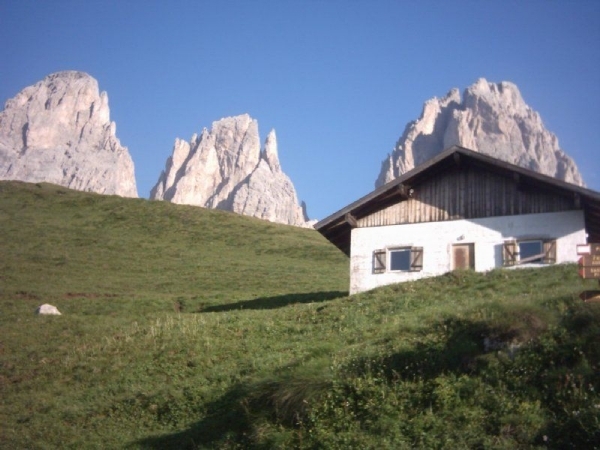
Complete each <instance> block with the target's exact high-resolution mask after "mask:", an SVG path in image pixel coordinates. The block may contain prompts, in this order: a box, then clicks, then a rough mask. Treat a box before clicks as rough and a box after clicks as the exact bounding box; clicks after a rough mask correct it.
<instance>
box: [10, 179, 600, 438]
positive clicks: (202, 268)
mask: <svg viewBox="0 0 600 450" xmlns="http://www.w3.org/2000/svg"><path fill="white" fill-rule="evenodd" d="M0 227H1V230H2V233H0V256H1V258H0V330H1V332H0V448H11V449H12V448H77V449H80V448H148V449H164V448H192V449H193V448H231V449H232V448H340V449H342V448H343V449H346V448H361V449H362V448H374V449H375V448H377V449H380V448H390V449H392V448H393V449H397V448H594V446H597V445H598V444H597V443H598V442H600V434H599V431H598V430H599V429H600V396H599V395H598V391H599V389H600V377H599V376H598V374H599V372H600V326H599V320H600V307H599V305H594V304H585V303H583V302H581V301H580V300H579V299H578V297H577V295H578V294H579V292H580V291H581V290H583V289H585V288H588V289H589V288H592V286H594V284H593V283H592V282H591V281H583V280H580V279H579V278H578V277H577V271H576V268H575V267H574V266H557V267H550V268H546V269H539V270H518V271H515V270H513V271H504V270H498V271H493V272H490V273H488V274H474V273H470V272H459V273H453V274H447V275H444V276H442V277H438V278H435V279H429V280H422V281H419V282H414V283H405V284H402V285H396V286H389V287H385V288H382V289H378V290H374V291H372V292H368V293H364V294H361V295H356V296H352V297H348V296H347V291H346V289H347V285H348V279H347V268H348V260H347V258H345V257H344V256H343V255H342V254H341V253H340V252H339V251H338V250H337V249H335V248H333V247H332V246H331V245H330V244H329V243H327V242H326V241H325V240H324V239H323V238H322V237H320V236H319V235H318V234H317V233H316V232H314V231H312V230H302V229H297V228H293V227H287V226H280V225H274V224H269V223H266V222H262V221H259V220H254V219H250V218H246V217H240V216H237V215H234V214H229V213H224V212H219V211H210V210H203V209H199V208H193V207H184V206H176V205H171V204H167V203H161V202H149V201H145V200H132V199H121V198H118V197H107V196H99V195H93V194H84V193H79V192H73V191H69V190H66V189H64V188H59V187H56V186H51V185H44V184H41V185H32V184H23V183H12V182H10V183H9V182H0ZM41 303H51V304H54V305H56V306H57V307H58V308H59V309H60V310H61V312H62V313H63V315H62V316H57V317H40V316H35V315H34V314H33V311H34V310H35V308H36V307H37V306H38V305H40V304H41Z"/></svg>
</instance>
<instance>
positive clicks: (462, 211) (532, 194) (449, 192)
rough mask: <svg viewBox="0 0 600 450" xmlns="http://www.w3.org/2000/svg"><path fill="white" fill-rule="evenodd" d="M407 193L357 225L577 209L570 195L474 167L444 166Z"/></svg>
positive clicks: (360, 220) (393, 223) (437, 220)
mask: <svg viewBox="0 0 600 450" xmlns="http://www.w3.org/2000/svg"><path fill="white" fill-rule="evenodd" d="M413 189H414V194H413V197H412V198H409V199H406V200H401V199H398V202H397V203H395V204H393V205H391V206H388V207H386V208H383V209H381V210H379V211H376V212H374V213H371V214H369V215H367V216H365V217H362V218H360V219H358V221H357V222H358V223H357V225H358V227H373V226H382V225H398V224H403V223H422V222H439V221H446V220H458V219H474V218H481V217H496V216H511V215H517V214H536V213H548V212H559V211H568V210H573V209H579V208H578V207H576V204H575V201H574V199H573V198H572V197H565V196H563V195H557V194H554V193H549V192H543V191H541V190H540V188H539V186H536V187H528V186H527V185H526V184H523V182H520V181H519V178H518V177H510V178H509V177H505V176H502V175H498V174H496V173H493V172H488V171H485V170H482V169H481V168H476V167H462V168H456V169H453V170H449V171H447V172H445V173H443V174H442V175H438V176H434V177H431V178H430V179H428V180H426V181H424V182H422V183H420V184H419V185H417V186H413Z"/></svg>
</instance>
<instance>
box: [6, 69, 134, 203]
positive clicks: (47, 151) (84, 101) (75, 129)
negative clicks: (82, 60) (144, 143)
mask: <svg viewBox="0 0 600 450" xmlns="http://www.w3.org/2000/svg"><path fill="white" fill-rule="evenodd" d="M115 130H116V125H115V123H114V122H111V121H110V110H109V107H108V96H107V95H106V92H102V93H100V92H99V90H98V82H97V81H96V80H95V79H94V78H92V77H91V76H89V75H88V74H86V73H83V72H75V71H66V72H58V73H54V74H52V75H48V76H47V77H46V78H44V79H43V80H42V81H40V82H39V83H36V84H35V85H33V86H29V87H27V88H25V89H23V90H22V91H21V92H19V93H18V94H17V95H16V96H15V97H14V98H12V99H10V100H8V101H7V102H6V105H5V108H4V110H3V111H2V112H1V113H0V179H1V180H21V181H28V182H42V181H45V182H48V183H54V184H58V185H61V186H66V187H69V188H72V189H77V190H81V191H90V192H97V193H100V194H116V195H121V196H124V197H137V188H136V184H135V177H134V168H133V161H132V159H131V156H130V155H129V152H128V151H127V148H125V147H122V146H121V144H120V142H119V140H118V139H117V137H116V135H115Z"/></svg>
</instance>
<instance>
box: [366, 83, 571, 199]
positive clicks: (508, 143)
mask: <svg viewBox="0 0 600 450" xmlns="http://www.w3.org/2000/svg"><path fill="white" fill-rule="evenodd" d="M452 145H460V146H463V147H466V148H469V149H471V150H475V151H479V152H481V153H486V154H489V155H490V156H493V157H495V158H498V159H502V160H504V161H507V162H510V163H512V164H517V165H519V166H522V167H526V168H528V169H531V170H535V171H538V172H540V173H543V174H545V175H549V176H552V177H555V178H559V179H561V180H565V181H568V182H570V183H574V184H577V185H583V179H582V177H581V174H580V173H579V170H578V169H577V166H576V164H575V162H574V161H573V160H572V159H571V158H570V157H569V156H568V155H566V154H565V152H564V151H562V150H561V149H560V147H559V145H558V139H557V138H556V136H555V135H554V134H552V133H551V132H549V131H548V130H546V128H545V127H544V124H543V122H542V119H541V118H540V115H539V114H538V113H537V112H535V111H534V110H533V109H531V108H530V107H529V106H528V105H527V104H526V103H525V101H524V100H523V98H522V97H521V93H520V92H519V89H518V88H517V86H516V85H514V84H513V83H509V82H502V83H497V84H496V83H488V82H487V81H486V80H484V79H483V78H482V79H479V80H478V81H477V82H476V83H475V84H473V85H472V86H470V87H468V88H467V89H466V90H465V91H464V94H463V98H462V101H461V97H460V93H459V91H458V89H452V90H451V91H450V92H449V93H448V94H447V95H446V96H445V97H443V98H441V99H437V98H433V99H431V100H428V101H427V102H425V105H424V107H423V112H422V114H421V117H420V118H419V119H418V120H416V121H414V122H411V123H409V124H408V125H407V126H406V128H405V130H404V133H403V135H402V137H401V138H400V139H399V140H398V142H397V143H396V146H395V148H394V151H393V152H392V153H391V154H390V155H388V157H387V158H386V159H385V160H384V161H383V163H382V166H381V172H380V174H379V177H378V178H377V181H376V182H375V186H376V187H378V186H381V185H383V184H385V183H387V182H388V181H391V180H393V179H394V178H396V177H398V176H400V175H401V174H403V173H405V172H407V171H409V170H411V169H412V168H414V167H416V166H418V165H420V164H422V163H424V162H425V161H427V160H428V159H430V158H432V157H433V156H435V155H437V154H438V153H440V152H442V151H443V150H444V149H446V148H448V147H451V146H452Z"/></svg>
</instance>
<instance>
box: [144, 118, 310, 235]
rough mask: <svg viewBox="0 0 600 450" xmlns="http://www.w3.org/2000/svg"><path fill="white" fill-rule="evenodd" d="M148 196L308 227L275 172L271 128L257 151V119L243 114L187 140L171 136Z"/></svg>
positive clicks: (293, 194) (292, 191)
mask: <svg viewBox="0 0 600 450" xmlns="http://www.w3.org/2000/svg"><path fill="white" fill-rule="evenodd" d="M150 198H152V199H155V200H167V201H170V202H173V203H180V204H188V205H196V206H202V207H206V208H217V209H223V210H227V211H233V212H236V213H239V214H244V215H248V216H252V217H258V218H261V219H265V220H269V221H271V222H278V223H284V224H288V225H296V226H310V224H309V223H308V219H307V217H306V214H305V209H304V208H303V206H302V205H300V204H298V199H297V196H296V190H295V189H294V185H293V184H292V182H291V180H290V179H289V177H288V176H287V175H286V174H284V173H283V171H282V170H281V164H280V162H279V156H278V150H277V137H276V135H275V131H274V130H273V131H271V132H270V133H269V135H268V136H267V139H266V141H265V146H264V149H263V150H262V151H261V149H260V139H259V135H258V123H257V122H256V120H254V119H252V118H251V117H250V116H249V115H248V114H243V115H240V116H235V117H227V118H224V119H221V120H219V121H217V122H213V125H212V129H211V130H210V131H208V130H206V129H204V130H203V131H202V133H201V134H200V136H199V137H198V136H196V135H194V136H193V137H192V139H191V140H190V142H189V143H188V142H185V141H182V140H181V139H176V140H175V145H174V146H173V155H172V156H171V157H170V158H169V159H168V160H167V163H166V167H165V170H164V171H163V172H162V174H161V175H160V178H159V180H158V182H157V183H156V185H155V186H154V188H153V189H152V192H151V193H150Z"/></svg>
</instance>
